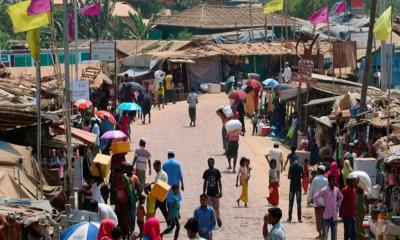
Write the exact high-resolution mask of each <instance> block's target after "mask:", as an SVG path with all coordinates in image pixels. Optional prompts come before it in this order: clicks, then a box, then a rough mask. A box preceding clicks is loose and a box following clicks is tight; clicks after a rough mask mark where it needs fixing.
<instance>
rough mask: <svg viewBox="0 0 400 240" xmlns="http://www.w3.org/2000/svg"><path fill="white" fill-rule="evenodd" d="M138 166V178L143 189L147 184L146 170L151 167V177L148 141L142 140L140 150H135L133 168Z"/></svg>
mask: <svg viewBox="0 0 400 240" xmlns="http://www.w3.org/2000/svg"><path fill="white" fill-rule="evenodd" d="M135 164H136V176H137V177H138V178H139V182H140V187H141V189H143V188H144V185H145V184H146V169H147V164H148V165H149V175H151V154H150V152H149V151H147V149H146V140H145V139H144V138H141V139H140V141H139V148H138V149H136V150H135V158H134V159H133V164H132V165H133V166H135Z"/></svg>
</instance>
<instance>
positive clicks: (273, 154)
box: [265, 143, 283, 179]
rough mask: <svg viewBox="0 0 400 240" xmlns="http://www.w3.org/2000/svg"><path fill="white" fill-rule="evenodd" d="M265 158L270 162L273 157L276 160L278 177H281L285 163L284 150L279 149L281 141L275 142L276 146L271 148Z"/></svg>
mask: <svg viewBox="0 0 400 240" xmlns="http://www.w3.org/2000/svg"><path fill="white" fill-rule="evenodd" d="M265 158H266V159H267V161H268V162H269V161H271V160H272V159H275V160H276V172H277V174H278V179H280V174H281V172H282V165H283V155H282V151H281V150H280V149H279V143H274V148H273V149H271V150H269V153H267V154H266V155H265Z"/></svg>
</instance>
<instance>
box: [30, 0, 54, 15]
mask: <svg viewBox="0 0 400 240" xmlns="http://www.w3.org/2000/svg"><path fill="white" fill-rule="evenodd" d="M50 10H51V4H50V0H31V3H30V4H29V7H28V10H27V14H28V16H32V15H37V14H39V13H44V12H50Z"/></svg>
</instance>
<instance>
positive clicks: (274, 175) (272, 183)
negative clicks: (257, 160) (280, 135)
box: [267, 158, 279, 206]
mask: <svg viewBox="0 0 400 240" xmlns="http://www.w3.org/2000/svg"><path fill="white" fill-rule="evenodd" d="M268 163H269V186H268V188H269V197H267V201H268V203H269V204H271V205H272V206H278V205H279V192H278V188H279V175H278V171H277V170H276V160H275V159H274V158H273V159H271V161H268Z"/></svg>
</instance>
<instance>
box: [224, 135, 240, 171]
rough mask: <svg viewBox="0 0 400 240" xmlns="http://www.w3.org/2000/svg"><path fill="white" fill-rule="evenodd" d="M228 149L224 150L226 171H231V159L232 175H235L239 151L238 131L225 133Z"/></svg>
mask: <svg viewBox="0 0 400 240" xmlns="http://www.w3.org/2000/svg"><path fill="white" fill-rule="evenodd" d="M226 137H227V139H228V146H227V147H228V148H227V150H226V158H227V159H228V164H229V165H228V169H232V166H231V159H232V158H233V170H232V172H233V173H236V162H237V157H238V151H239V138H240V130H236V131H232V132H228V133H227V136H226Z"/></svg>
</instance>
